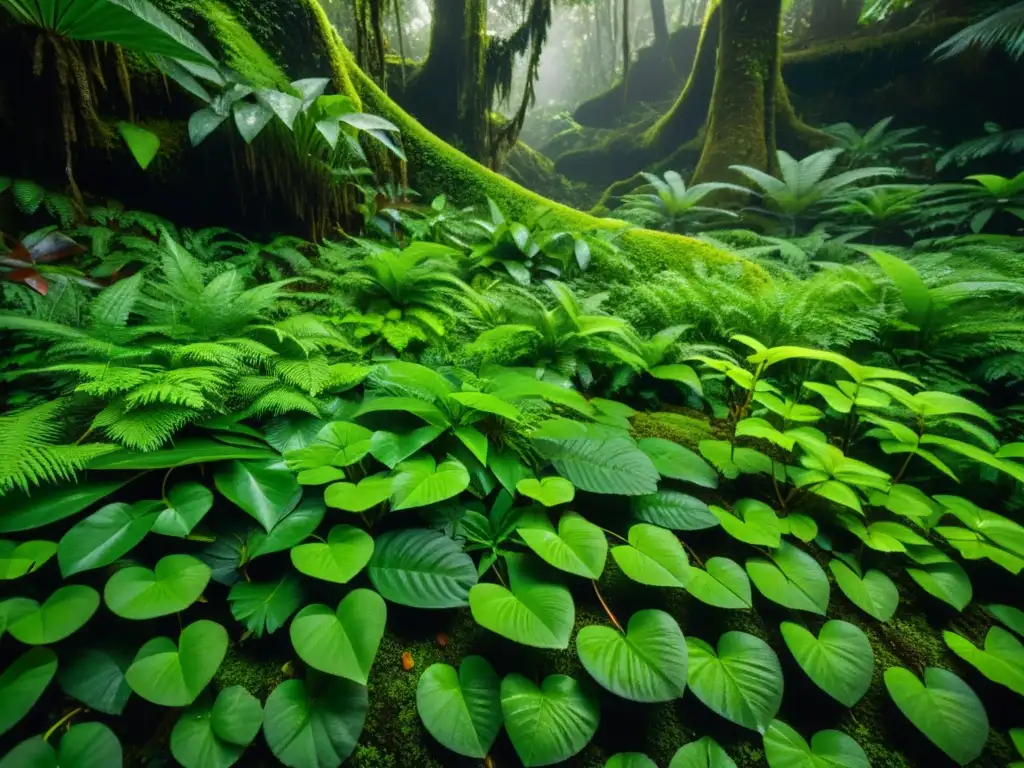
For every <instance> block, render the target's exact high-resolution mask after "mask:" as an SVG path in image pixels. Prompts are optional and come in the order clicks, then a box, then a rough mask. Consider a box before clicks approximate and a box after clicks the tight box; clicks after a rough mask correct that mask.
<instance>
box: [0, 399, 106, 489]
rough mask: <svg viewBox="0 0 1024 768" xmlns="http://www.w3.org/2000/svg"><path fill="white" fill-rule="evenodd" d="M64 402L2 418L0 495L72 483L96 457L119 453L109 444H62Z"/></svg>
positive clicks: (0, 423) (33, 408) (53, 401)
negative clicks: (61, 420) (37, 487)
mask: <svg viewBox="0 0 1024 768" xmlns="http://www.w3.org/2000/svg"><path fill="white" fill-rule="evenodd" d="M66 407H67V402H66V401H65V400H61V399H58V400H51V401H50V402H47V403H43V404H42V405H37V406H35V407H32V408H25V409H23V410H20V411H15V412H13V413H10V414H7V415H6V416H0V495H3V494H5V493H7V492H8V491H10V490H12V489H13V488H20V489H21V490H22V491H25V492H26V493H27V492H28V491H29V489H30V488H31V486H33V485H42V484H44V483H56V482H60V481H64V482H69V481H71V480H74V478H75V474H76V473H77V472H78V471H79V470H82V469H84V468H85V467H86V465H87V464H88V463H89V461H91V460H92V459H94V458H95V457H97V456H102V455H103V454H105V453H109V452H110V451H113V450H116V448H117V446H115V445H109V444H106V443H88V444H85V445H59V444H56V445H55V443H58V441H60V440H61V439H62V437H63V429H62V428H61V426H60V424H59V420H60V418H61V416H62V414H63V412H64V410H65V408H66Z"/></svg>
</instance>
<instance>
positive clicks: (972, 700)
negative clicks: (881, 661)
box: [885, 667, 988, 765]
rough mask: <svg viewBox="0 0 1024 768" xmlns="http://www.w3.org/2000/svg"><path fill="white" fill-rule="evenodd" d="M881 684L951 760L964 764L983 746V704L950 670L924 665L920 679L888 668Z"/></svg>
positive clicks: (985, 725)
mask: <svg viewBox="0 0 1024 768" xmlns="http://www.w3.org/2000/svg"><path fill="white" fill-rule="evenodd" d="M885 687H886V688H887V689H888V691H889V695H890V696H891V697H892V700H893V701H894V702H896V706H897V707H899V708H900V711H901V712H902V713H903V714H904V715H906V717H907V719H908V720H909V721H910V722H912V723H913V724H914V726H915V727H916V728H917V729H918V730H919V731H921V733H923V734H924V735H925V736H927V737H928V738H929V739H931V741H932V743H933V744H934V745H935V746H937V747H938V748H939V749H941V750H942V751H943V752H945V753H946V754H947V755H949V757H950V759H952V760H953V761H954V762H956V763H959V764H960V765H967V764H968V763H969V762H971V761H972V760H974V759H975V758H976V757H978V755H980V754H981V753H982V751H983V750H984V749H985V742H986V741H988V715H986V714H985V707H984V705H982V703H981V699H979V698H978V696H977V694H976V693H975V692H974V691H973V690H971V687H970V686H969V685H967V683H965V682H964V681H963V680H961V679H960V678H959V677H957V676H956V675H954V674H953V673H952V672H948V671H946V670H945V669H938V668H936V667H927V668H926V669H925V671H924V682H921V679H920V678H919V677H918V676H917V675H915V674H914V673H913V672H911V671H910V670H909V669H904V668H903V667H890V668H889V669H887V670H886V671H885Z"/></svg>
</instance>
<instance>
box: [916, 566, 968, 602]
mask: <svg viewBox="0 0 1024 768" xmlns="http://www.w3.org/2000/svg"><path fill="white" fill-rule="evenodd" d="M907 573H908V574H910V578H912V579H913V580H914V581H916V582H917V584H918V586H919V587H921V589H923V590H924V591H925V592H927V593H928V594H929V595H932V596H933V597H937V598H939V600H941V601H942V602H944V603H948V604H949V605H951V606H953V607H954V608H956V609H957V610H958V611H962V610H963V609H964V608H966V607H967V604H968V603H970V602H971V598H972V597H973V596H974V589H973V588H972V587H971V580H970V578H969V577H968V576H967V572H966V571H964V569H963V568H961V567H960V566H959V565H958V564H957V563H954V562H952V561H948V562H939V563H931V564H928V565H922V566H921V567H920V568H907Z"/></svg>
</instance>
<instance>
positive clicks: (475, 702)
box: [416, 656, 501, 760]
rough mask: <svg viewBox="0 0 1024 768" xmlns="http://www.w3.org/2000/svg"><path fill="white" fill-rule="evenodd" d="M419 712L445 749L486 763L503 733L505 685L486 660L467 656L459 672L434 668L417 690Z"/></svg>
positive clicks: (450, 668)
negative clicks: (493, 746) (502, 715)
mask: <svg viewBox="0 0 1024 768" xmlns="http://www.w3.org/2000/svg"><path fill="white" fill-rule="evenodd" d="M416 709H417V711H418V712H419V714H420V719H421V720H422V721H423V725H424V727H426V729H427V730H428V731H429V732H430V735H431V736H433V737H434V738H435V739H437V740H438V741H439V742H440V743H441V744H442V745H444V746H445V747H447V748H448V749H450V750H451V751H452V752H457V753H458V754H460V755H465V756H466V757H475V758H477V759H481V760H482V759H483V758H485V757H487V753H488V752H490V751H491V745H492V744H494V740H495V739H496V738H498V731H500V730H501V681H500V680H499V678H498V675H497V673H496V672H495V671H494V667H492V666H491V664H490V662H488V661H487V659H485V658H483V657H482V656H466V657H465V658H464V659H463V660H462V664H461V665H460V666H459V671H458V672H456V671H455V668H454V667H451V666H449V665H448V664H432V665H431V666H429V667H427V669H426V671H425V672H424V673H423V675H422V676H421V677H420V681H419V684H418V685H417V686H416Z"/></svg>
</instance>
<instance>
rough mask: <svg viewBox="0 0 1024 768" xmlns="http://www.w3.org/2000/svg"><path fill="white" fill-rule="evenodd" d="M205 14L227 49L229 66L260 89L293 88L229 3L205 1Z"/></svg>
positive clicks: (211, 27) (215, 0)
mask: <svg viewBox="0 0 1024 768" xmlns="http://www.w3.org/2000/svg"><path fill="white" fill-rule="evenodd" d="M203 16H204V17H205V18H206V20H207V21H208V22H209V24H210V29H211V31H212V32H213V35H214V37H216V38H217V42H219V43H220V44H221V47H222V48H223V49H224V54H225V57H226V59H227V64H228V66H230V67H231V68H232V69H234V70H235V71H236V72H238V73H240V74H241V75H242V76H243V77H245V78H246V79H247V80H249V82H251V83H252V84H253V85H256V86H258V87H260V88H276V89H278V90H283V91H290V90H291V85H290V80H289V79H288V76H287V75H286V74H285V73H284V71H283V70H282V69H281V68H280V67H279V66H278V65H277V63H276V62H275V61H274V60H273V59H272V58H271V57H270V54H268V53H267V52H266V51H265V50H263V48H262V47H261V46H260V44H259V43H257V42H256V40H255V39H254V38H253V36H252V35H251V34H250V33H249V30H248V29H246V28H245V27H244V26H243V25H242V24H241V23H239V21H238V19H237V18H236V17H235V15H234V14H233V13H232V12H231V11H230V10H229V9H228V8H227V6H225V5H223V4H221V3H219V2H217V0H206V2H205V3H204V4H203Z"/></svg>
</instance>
